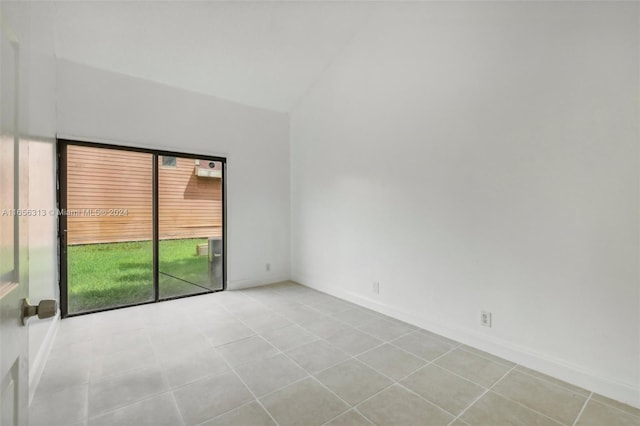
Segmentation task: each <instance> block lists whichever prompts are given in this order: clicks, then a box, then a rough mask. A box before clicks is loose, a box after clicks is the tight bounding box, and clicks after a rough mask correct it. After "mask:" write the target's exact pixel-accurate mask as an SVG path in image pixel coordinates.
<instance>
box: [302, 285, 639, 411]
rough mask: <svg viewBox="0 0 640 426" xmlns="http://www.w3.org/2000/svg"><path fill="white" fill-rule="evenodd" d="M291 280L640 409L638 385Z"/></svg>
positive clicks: (367, 300) (418, 315)
mask: <svg viewBox="0 0 640 426" xmlns="http://www.w3.org/2000/svg"><path fill="white" fill-rule="evenodd" d="M291 280H292V281H294V282H296V283H298V284H300V285H303V286H305V287H309V288H312V289H314V290H318V291H321V292H323V293H327V294H329V295H331V296H335V297H338V298H340V299H343V300H346V301H348V302H351V303H355V304H357V305H360V306H362V307H365V308H368V309H371V310H373V311H376V312H378V313H381V314H384V315H387V316H390V317H392V318H395V319H397V320H400V321H404V322H406V323H409V324H411V325H414V326H416V327H420V328H423V329H425V330H428V331H431V332H433V333H437V334H440V335H442V336H444V337H447V338H449V339H452V340H456V341H458V342H460V343H463V344H465V345H468V346H472V347H474V348H477V349H480V350H483V351H485V352H488V353H491V354H493V355H496V356H498V357H501V358H504V359H506V360H509V361H511V362H514V363H516V364H520V365H522V366H524V367H527V368H530V369H533V370H536V371H539V372H541V373H544V374H547V375H549V376H553V377H555V378H558V379H561V380H564V381H566V382H568V383H570V384H572V385H575V386H579V387H583V388H585V389H587V390H589V391H593V392H595V393H598V394H601V395H603V396H606V397H608V398H611V399H614V400H616V401H620V402H623V403H625V404H628V405H631V406H634V407H636V408H640V386H639V385H638V384H634V383H623V382H620V381H619V380H616V379H613V378H610V377H605V376H602V375H600V374H598V373H597V372H595V371H592V370H590V369H588V368H586V367H583V366H579V365H575V364H572V363H569V362H567V361H565V360H561V359H557V358H554V357H552V356H549V355H547V354H545V353H542V352H536V351H533V350H531V349H529V348H525V347H522V346H519V345H514V344H512V343H511V342H508V341H506V340H503V339H496V338H493V337H491V336H488V335H484V334H481V333H478V332H475V331H473V330H471V329H468V328H466V327H455V326H451V325H448V324H444V323H442V322H439V321H437V320H436V319H434V318H430V317H428V316H427V315H424V313H422V312H413V311H409V310H407V309H404V308H402V307H400V306H396V305H391V304H386V303H380V302H379V301H378V300H373V299H371V298H368V297H365V296H363V295H361V294H358V293H356V292H351V291H345V290H342V289H340V288H338V287H335V286H332V285H330V284H327V283H326V282H323V280H322V279H316V278H314V277H312V276H309V275H304V274H296V273H293V274H292V278H291Z"/></svg>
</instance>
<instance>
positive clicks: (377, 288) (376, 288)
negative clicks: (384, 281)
mask: <svg viewBox="0 0 640 426" xmlns="http://www.w3.org/2000/svg"><path fill="white" fill-rule="evenodd" d="M372 290H373V292H374V293H375V294H380V283H379V282H378V281H374V282H373V288H372Z"/></svg>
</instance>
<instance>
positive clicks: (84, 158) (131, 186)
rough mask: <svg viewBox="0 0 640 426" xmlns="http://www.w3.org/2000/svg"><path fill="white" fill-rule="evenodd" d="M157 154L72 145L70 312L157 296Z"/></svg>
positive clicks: (69, 183) (69, 176)
mask: <svg viewBox="0 0 640 426" xmlns="http://www.w3.org/2000/svg"><path fill="white" fill-rule="evenodd" d="M152 166H153V155H152V154H147V153H140V152H131V151H125V150H118V149H105V148H93V147H87V146H78V145H68V146H67V212H66V215H67V267H68V271H67V289H68V303H69V309H68V311H69V313H70V314H75V313H79V312H86V311H94V310H100V309H107V308H113V307H117V306H124V305H131V304H136V303H141V302H147V301H152V300H154V289H153V243H152V239H153V199H152V184H153V182H152V177H153V170H152Z"/></svg>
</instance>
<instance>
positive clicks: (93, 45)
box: [55, 1, 375, 112]
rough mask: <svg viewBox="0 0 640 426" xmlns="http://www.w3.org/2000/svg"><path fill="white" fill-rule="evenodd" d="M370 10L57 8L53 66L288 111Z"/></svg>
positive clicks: (284, 5) (199, 5) (225, 5)
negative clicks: (70, 64) (58, 61)
mask: <svg viewBox="0 0 640 426" xmlns="http://www.w3.org/2000/svg"><path fill="white" fill-rule="evenodd" d="M373 7H375V5H374V4H373V3H343V2H341V3H337V2H237V1H236V2H190V1H172V2H155V1H143V2H130V1H124V2H119V1H109V2H59V3H56V4H55V16H56V17H55V32H56V54H57V56H58V57H59V58H63V59H67V60H70V61H74V62H78V63H81V64H85V65H89V66H92V67H97V68H101V69H105V70H109V71H113V72H117V73H121V74H126V75H130V76H134V77H139V78H143V79H147V80H151V81H155V82H159V83H163V84H166V85H169V86H174V87H178V88H182V89H186V90H190V91H195V92H199V93H204V94H208V95H213V96H217V97H219V98H223V99H227V100H231V101H235V102H239V103H242V104H245V105H250V106H255V107H259V108H266V109H270V110H274V111H280V112H288V111H291V109H292V108H293V107H294V106H295V105H296V103H297V102H298V101H299V100H300V99H301V97H303V96H304V94H305V93H306V92H307V91H308V90H309V88H310V87H311V86H312V85H313V83H314V81H315V80H316V79H317V78H318V76H319V75H320V74H321V73H322V72H323V70H324V69H325V68H326V67H327V66H328V65H329V64H330V63H331V61H332V60H333V58H335V57H336V55H339V54H340V52H341V51H342V49H343V48H344V47H345V46H346V45H347V44H348V43H349V41H350V40H351V39H352V37H353V36H354V35H355V34H356V32H357V31H358V29H359V27H360V25H362V23H363V22H364V21H365V20H366V19H367V16H368V14H369V12H370V11H371V10H372V8H373Z"/></svg>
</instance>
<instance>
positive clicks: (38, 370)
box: [29, 311, 60, 405]
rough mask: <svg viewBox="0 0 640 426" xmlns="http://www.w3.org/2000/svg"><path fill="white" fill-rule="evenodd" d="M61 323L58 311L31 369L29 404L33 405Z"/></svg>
mask: <svg viewBox="0 0 640 426" xmlns="http://www.w3.org/2000/svg"><path fill="white" fill-rule="evenodd" d="M59 324H60V311H58V313H57V314H56V316H55V317H53V319H52V321H51V324H50V325H49V329H48V330H47V334H46V335H45V337H44V339H43V341H42V345H40V350H39V351H38V353H37V354H36V357H35V359H34V361H33V364H32V365H31V368H30V369H29V405H31V401H32V400H33V396H34V395H35V393H36V390H37V389H38V384H40V378H41V377H42V372H43V371H44V367H45V365H46V364H47V360H48V359H49V354H50V353H51V348H52V347H53V342H54V341H55V338H56V335H57V334H58V325H59Z"/></svg>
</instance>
